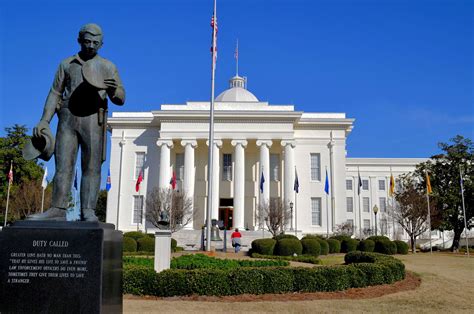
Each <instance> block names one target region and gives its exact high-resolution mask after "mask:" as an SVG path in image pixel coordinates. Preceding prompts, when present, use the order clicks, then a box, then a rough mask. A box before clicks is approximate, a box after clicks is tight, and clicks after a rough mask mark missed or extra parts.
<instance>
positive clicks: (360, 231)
mask: <svg viewBox="0 0 474 314" xmlns="http://www.w3.org/2000/svg"><path fill="white" fill-rule="evenodd" d="M357 174H358V175H359V177H358V180H357V194H359V237H360V238H361V239H362V215H361V212H362V208H360V182H361V181H360V180H361V179H360V169H359V167H357Z"/></svg>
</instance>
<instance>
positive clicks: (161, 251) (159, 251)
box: [154, 230, 171, 273]
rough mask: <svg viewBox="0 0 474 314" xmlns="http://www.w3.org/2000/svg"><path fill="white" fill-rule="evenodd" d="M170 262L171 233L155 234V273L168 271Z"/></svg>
mask: <svg viewBox="0 0 474 314" xmlns="http://www.w3.org/2000/svg"><path fill="white" fill-rule="evenodd" d="M170 262H171V231H169V230H160V231H157V232H155V265H154V267H155V271H156V272H157V273H159V272H160V271H162V270H165V269H170Z"/></svg>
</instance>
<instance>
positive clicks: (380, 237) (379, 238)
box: [366, 236, 390, 242]
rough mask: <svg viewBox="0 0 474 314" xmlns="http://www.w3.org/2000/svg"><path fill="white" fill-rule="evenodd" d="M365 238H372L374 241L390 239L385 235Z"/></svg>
mask: <svg viewBox="0 0 474 314" xmlns="http://www.w3.org/2000/svg"><path fill="white" fill-rule="evenodd" d="M366 240H372V241H374V242H377V241H390V239H389V238H388V237H386V236H370V237H368V238H367V239H366Z"/></svg>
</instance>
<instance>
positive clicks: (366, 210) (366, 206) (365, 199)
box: [362, 197, 370, 213]
mask: <svg viewBox="0 0 474 314" xmlns="http://www.w3.org/2000/svg"><path fill="white" fill-rule="evenodd" d="M362 208H363V210H364V213H369V212H370V204H369V198H368V197H363V198H362Z"/></svg>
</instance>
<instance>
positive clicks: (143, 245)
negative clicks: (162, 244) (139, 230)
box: [137, 237, 155, 252]
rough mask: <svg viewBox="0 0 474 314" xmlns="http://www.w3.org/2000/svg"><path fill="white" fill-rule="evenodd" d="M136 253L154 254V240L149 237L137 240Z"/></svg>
mask: <svg viewBox="0 0 474 314" xmlns="http://www.w3.org/2000/svg"><path fill="white" fill-rule="evenodd" d="M137 244H138V251H141V252H154V251H155V239H152V238H149V237H143V238H140V239H138V241H137Z"/></svg>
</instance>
